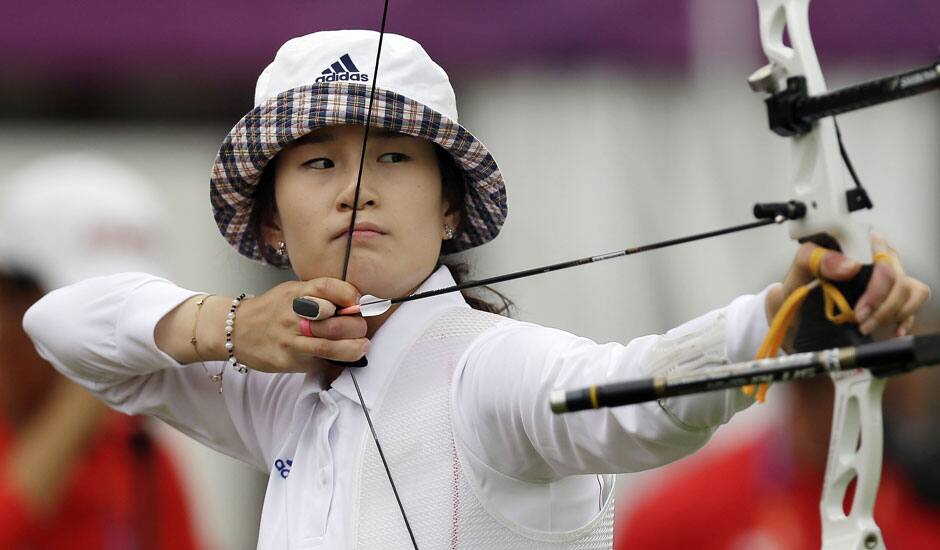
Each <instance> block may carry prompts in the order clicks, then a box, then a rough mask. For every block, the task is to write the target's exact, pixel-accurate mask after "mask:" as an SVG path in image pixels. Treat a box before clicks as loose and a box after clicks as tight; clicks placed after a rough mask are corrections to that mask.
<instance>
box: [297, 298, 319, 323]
mask: <svg viewBox="0 0 940 550" xmlns="http://www.w3.org/2000/svg"><path fill="white" fill-rule="evenodd" d="M293 309H294V313H296V314H297V315H300V316H301V317H306V318H308V319H316V318H317V315H319V314H320V304H318V303H316V302H315V301H313V300H308V299H306V298H294V304H293Z"/></svg>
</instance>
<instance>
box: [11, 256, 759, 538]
mask: <svg viewBox="0 0 940 550" xmlns="http://www.w3.org/2000/svg"><path fill="white" fill-rule="evenodd" d="M451 284H453V278H452V277H451V275H450V273H449V272H448V271H447V270H446V268H441V269H439V270H438V271H437V272H435V273H434V274H432V276H431V277H430V278H429V279H428V280H427V281H425V283H424V284H423V285H422V287H421V288H419V289H418V290H419V291H424V290H429V289H433V288H441V287H445V286H449V285H451ZM195 294H197V293H196V292H193V291H190V290H186V289H182V288H180V287H177V286H175V285H173V284H172V283H170V282H168V281H166V280H163V279H159V278H156V277H152V276H149V275H146V274H142V273H127V274H121V275H114V276H110V277H100V278H95V279H90V280H88V281H84V282H82V283H79V284H76V285H73V286H70V287H66V288H64V289H60V290H57V291H54V292H52V293H50V294H49V295H48V296H46V297H45V298H43V299H42V300H40V301H39V302H38V303H37V304H36V305H34V306H33V307H32V308H31V309H30V310H29V311H28V312H27V314H26V316H25V318H24V326H25V328H26V330H27V332H28V333H29V334H30V336H31V337H32V338H33V340H34V342H35V343H36V345H37V348H38V350H39V352H40V354H41V355H42V356H43V357H44V358H46V359H47V360H49V361H50V362H51V363H52V364H53V365H54V366H55V367H56V368H57V369H58V370H60V371H61V372H62V373H64V374H65V375H66V376H68V377H69V378H71V379H73V380H75V381H76V382H78V383H79V384H81V385H83V386H84V387H86V388H87V389H89V390H90V391H92V392H94V393H96V394H98V395H99V396H100V397H101V398H102V399H103V400H104V401H106V402H107V403H109V404H110V405H111V406H113V407H115V408H117V409H118V410H120V411H123V412H126V413H129V414H149V415H154V416H157V417H159V418H161V419H163V420H164V421H166V422H167V423H169V424H170V425H172V426H174V427H176V428H177V429H179V430H181V431H182V432H184V433H186V434H187V435H189V436H191V437H193V438H195V439H196V440H198V441H200V442H202V443H205V444H206V445H209V446H210V447H212V448H214V449H216V450H219V451H221V452H223V453H225V454H228V455H230V456H233V457H235V458H237V459H240V460H243V461H245V462H247V463H249V464H251V465H253V466H255V467H257V468H258V469H259V470H261V471H263V472H266V473H268V474H269V476H270V477H269V483H268V490H267V493H266V496H265V505H264V511H263V515H262V524H261V529H260V535H259V542H258V546H259V548H288V547H291V548H294V547H299V543H300V542H303V547H305V548H307V547H310V548H318V547H322V548H347V547H349V545H350V544H351V541H349V540H348V533H349V532H350V526H351V524H352V522H353V521H354V518H353V517H352V515H353V513H354V512H353V487H352V483H353V474H354V472H353V465H354V464H356V463H357V462H356V457H357V452H358V451H359V449H358V443H359V442H360V441H361V438H362V435H363V434H364V433H365V430H367V429H368V427H367V425H366V422H365V419H364V416H363V414H362V411H361V410H360V406H359V402H358V399H357V396H356V391H355V388H354V386H353V384H352V381H351V378H350V377H349V375H348V373H343V374H342V375H341V376H340V377H339V378H337V379H336V380H335V381H334V382H333V384H332V386H331V387H329V388H324V387H323V386H322V385H321V383H320V379H319V377H318V376H314V375H305V374H269V373H262V372H257V371H250V372H249V373H248V374H246V375H240V374H238V373H235V372H231V371H229V372H227V373H226V376H225V382H224V383H225V388H224V391H223V393H222V394H221V395H220V394H219V392H218V386H217V383H215V382H212V381H210V380H209V378H208V376H207V374H206V370H205V369H204V367H203V365H201V364H199V363H196V364H191V365H181V364H179V363H177V362H176V361H175V360H174V359H173V358H172V357H170V356H169V355H167V354H166V353H164V352H163V351H161V350H160V349H159V348H158V347H157V345H156V343H155V342H154V329H155V327H156V325H157V322H158V321H159V320H160V319H161V318H163V316H165V315H166V314H167V313H168V312H169V311H170V310H172V309H173V308H175V307H176V306H177V305H179V304H180V303H182V302H183V301H185V300H186V299H188V298H190V297H192V296H193V295H195ZM455 306H462V307H469V306H467V305H466V303H465V302H464V300H463V298H462V297H461V296H460V294H458V293H452V294H447V295H442V296H437V297H435V298H431V299H425V300H419V301H415V302H407V303H405V304H402V305H401V307H400V308H399V309H398V310H397V311H396V312H395V313H394V314H393V315H392V316H391V317H390V318H389V319H388V320H387V321H386V322H385V324H384V325H383V326H382V327H381V329H380V330H379V331H377V333H376V334H375V336H374V338H373V339H372V345H371V348H370V352H369V357H368V358H369V366H368V367H366V368H363V369H360V370H359V371H357V378H358V381H359V385H360V387H361V390H362V393H363V396H364V400H365V406H367V407H369V408H370V409H372V407H373V403H376V402H377V401H378V400H379V399H381V397H382V394H383V391H384V388H386V387H387V385H388V381H389V380H388V374H389V372H391V370H392V368H391V367H393V366H394V364H395V361H397V358H398V357H400V356H401V355H402V353H404V352H405V351H406V350H407V348H408V347H409V346H410V344H411V342H412V341H413V340H414V338H415V337H417V335H418V334H419V333H420V332H421V331H422V330H423V329H424V327H425V326H426V324H427V321H428V320H429V319H432V318H434V317H436V315H437V314H439V313H440V312H441V311H443V310H445V309H447V308H452V307H455ZM220 330H221V327H220ZM766 330H767V323H766V319H765V314H764V299H763V296H762V295H757V296H742V297H740V298H738V299H736V300H735V301H734V302H732V303H731V304H730V305H729V306H727V307H725V308H723V309H721V310H717V311H714V312H711V313H709V314H706V315H704V316H702V317H699V318H697V319H695V320H693V321H690V322H689V323H686V324H684V325H682V326H680V327H678V328H676V329H673V330H672V331H670V332H669V333H667V334H666V335H661V336H660V335H656V336H647V337H643V338H637V339H634V340H632V341H630V342H629V343H628V344H627V345H620V344H604V345H598V344H595V343H593V342H591V341H590V340H587V339H584V338H579V337H577V336H574V335H572V334H569V333H566V332H563V331H559V330H554V329H549V328H545V327H541V326H538V325H533V324H529V323H522V322H519V321H514V320H510V319H506V320H505V321H502V322H500V323H499V324H497V325H496V326H495V327H494V328H492V329H490V330H487V331H486V332H484V333H482V334H481V335H480V336H479V337H477V338H476V340H474V342H473V343H472V344H471V346H470V348H469V349H468V350H467V352H466V353H465V354H464V357H463V359H462V360H461V365H460V366H459V367H458V369H457V371H456V373H455V379H454V384H455V386H454V394H453V395H454V401H453V404H452V407H453V410H452V414H453V417H454V436H455V439H456V440H457V441H458V442H459V444H460V445H461V446H462V449H463V450H464V452H465V453H466V454H467V455H468V456H471V457H473V460H472V463H473V468H474V475H475V476H476V478H477V479H478V480H481V485H482V486H483V487H485V493H486V497H487V498H488V499H489V500H490V503H491V505H493V506H495V507H497V508H499V509H500V510H501V511H502V512H503V513H504V514H505V515H506V516H507V517H511V518H513V519H514V520H516V521H518V522H519V523H521V524H523V525H527V526H530V527H532V528H534V529H542V530H545V529H556V530H563V529H566V528H571V527H572V526H577V525H580V524H582V523H583V522H584V521H586V520H587V519H588V517H589V516H581V517H579V514H578V513H577V512H573V513H572V512H570V510H568V508H566V507H565V506H564V505H563V503H564V502H572V501H577V500H578V498H581V499H583V498H585V495H584V494H583V493H584V491H585V490H588V491H594V492H595V493H596V491H597V488H596V487H587V486H585V485H584V484H565V483H560V481H562V480H563V479H565V477H566V476H570V475H575V474H587V473H613V472H631V471H637V470H642V469H646V468H650V467H655V466H658V465H661V464H665V463H667V462H670V461H672V460H675V459H677V458H680V457H682V456H684V455H686V454H688V453H690V452H692V451H694V450H695V449H697V448H699V447H700V446H702V445H703V444H704V443H705V442H706V441H707V440H708V438H709V437H710V436H711V434H712V433H713V431H714V429H715V428H716V427H717V426H718V425H719V424H721V423H723V422H725V421H727V420H728V419H729V418H730V417H731V415H733V414H734V412H736V411H737V410H739V409H741V408H743V407H745V406H746V405H747V404H748V403H749V399H747V398H744V397H742V396H741V394H740V392H736V391H725V392H715V393H711V394H705V395H700V396H694V397H684V398H676V399H670V400H666V401H664V402H661V403H657V402H652V403H646V404H642V405H637V406H630V407H620V408H615V409H607V410H600V411H588V412H582V413H576V414H568V415H561V416H558V415H554V414H552V413H551V411H550V409H549V407H548V398H549V394H550V393H551V391H552V390H553V389H556V388H564V387H581V386H584V385H587V384H591V383H598V382H607V381H615V380H623V379H628V378H640V377H646V376H651V375H654V374H661V373H664V372H666V371H675V370H678V371H683V370H694V369H697V368H701V367H703V366H707V365H709V364H715V363H718V362H722V361H742V360H747V359H751V358H752V357H753V355H754V353H755V351H756V349H757V347H758V345H759V343H760V339H761V338H762V337H763V335H764V333H765V332H766ZM223 364H224V363H222V362H212V363H208V364H207V366H208V368H209V369H210V370H211V371H212V372H215V371H217V370H218V369H219V368H220V367H221V366H222V365H223ZM379 437H380V438H381V434H379ZM288 438H290V439H293V440H295V441H291V442H290V444H291V445H296V448H298V449H299V448H302V449H303V450H304V452H303V453H299V452H298V453H297V454H296V455H291V456H288V455H284V456H282V454H283V453H282V451H283V449H284V448H285V445H286V444H287V443H288V441H287V439H288ZM291 448H295V447H291ZM301 455H302V456H301ZM298 461H300V462H302V463H298ZM392 468H393V469H394V465H392ZM287 479H290V481H291V483H287ZM518 480H523V481H530V482H544V483H554V482H559V483H557V484H556V486H555V489H556V490H553V491H551V492H548V493H547V494H548V495H550V496H549V498H542V497H540V498H538V499H531V498H529V499H527V500H525V501H524V502H523V501H521V500H520V499H519V498H517V495H515V493H514V491H513V484H514V483H515V482H517V481H518ZM562 509H564V510H568V511H567V512H566V514H567V515H566V516H565V515H564V514H563V515H562V516H564V517H559V512H558V511H559V510H562ZM594 512H596V510H594ZM586 513H588V514H590V513H592V511H591V510H588V511H587V512H586Z"/></svg>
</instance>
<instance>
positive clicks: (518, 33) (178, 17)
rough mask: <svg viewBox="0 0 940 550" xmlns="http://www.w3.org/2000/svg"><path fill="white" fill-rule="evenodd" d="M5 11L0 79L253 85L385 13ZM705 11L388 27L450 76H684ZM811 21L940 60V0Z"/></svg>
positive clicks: (373, 8) (285, 0)
mask: <svg viewBox="0 0 940 550" xmlns="http://www.w3.org/2000/svg"><path fill="white" fill-rule="evenodd" d="M4 2H5V3H4V5H3V6H2V10H0V74H3V75H8V76H9V75H16V76H17V77H20V78H22V77H25V78H36V79H38V80H42V79H43V78H45V77H47V76H48V77H51V78H55V79H57V80H61V79H63V78H66V79H87V80H91V81H94V80H98V79H105V78H107V79H111V78H115V77H118V78H120V77H131V78H139V77H142V76H143V77H147V76H148V75H149V76H152V77H156V78H166V77H171V78H176V77H182V78H188V77H193V76H195V77H199V78H209V79H214V78H230V77H234V78H245V77H247V78H254V77H255V76H256V75H257V74H258V73H259V71H260V69H261V68H262V67H263V66H264V65H266V64H267V62H268V61H269V60H270V59H271V58H272V57H273V54H274V52H275V51H276V49H277V47H278V46H279V45H280V44H282V43H283V42H284V41H285V40H286V39H287V38H290V37H293V36H298V35H301V34H305V33H308V32H312V31H314V30H323V29H338V28H356V27H358V28H371V29H377V28H378V26H379V21H380V18H381V9H382V2H381V0H355V1H346V2H340V1H333V0H330V1H313V0H306V1H297V0H269V1H264V2H262V1H257V0H255V1H248V0H226V1H222V0H161V1H156V2H128V1H126V0H125V1H122V0H78V1H74V0H73V1H62V0H60V1H50V0H31V1H18V2H13V1H12V0H4ZM708 2H709V0H598V1H591V2H577V1H571V0H478V1H471V2H451V1H433V0H391V4H390V6H391V7H390V13H389V22H388V30H389V31H391V32H396V33H400V34H405V35H408V36H411V37H413V38H415V39H417V40H418V41H419V42H421V43H422V44H423V45H424V46H425V47H426V49H427V50H428V51H429V53H430V54H431V55H432V56H433V57H435V58H436V59H438V60H440V61H441V62H442V64H443V65H444V66H445V67H448V68H451V69H453V68H455V66H456V68H458V69H463V68H474V69H481V68H492V69H497V70H498V69H504V68H506V67H508V66H512V65H513V64H517V63H522V62H540V63H548V62H555V61H558V60H560V59H564V60H569V59H589V60H592V61H593V60H604V61H615V62H621V63H625V64H631V65H640V66H648V67H664V68H672V69H682V68H684V67H685V66H686V65H687V63H688V61H689V59H690V57H691V56H690V52H689V49H690V35H691V32H692V29H691V28H690V27H691V25H692V24H694V23H693V22H692V21H691V17H690V13H692V12H693V10H692V7H695V11H696V12H697V13H701V12H702V10H703V8H702V5H703V3H704V5H705V6H706V8H705V9H708V7H707V6H708ZM693 4H695V6H693ZM716 4H722V5H723V6H725V9H727V5H728V2H727V1H723V2H717V1H716ZM740 9H742V10H746V11H747V12H748V14H749V15H748V20H749V21H753V22H754V26H753V28H750V29H742V36H743V38H742V40H749V41H752V42H753V48H754V50H755V60H758V51H757V47H758V46H757V43H756V26H757V24H756V6H755V2H754V1H753V0H740ZM699 17H701V15H700V16H699ZM811 19H812V23H813V34H814V37H815V40H816V43H817V47H818V48H819V50H820V51H821V52H822V53H823V54H829V55H831V56H833V57H835V58H837V59H840V58H841V59H844V60H848V61H852V60H860V61H871V60H880V59H898V58H903V59H904V60H913V61H914V62H915V63H920V62H927V61H929V60H931V59H932V58H933V57H936V56H937V54H938V49H937V46H938V45H940V0H902V1H898V0H815V1H814V2H813V5H812V6H811Z"/></svg>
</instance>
